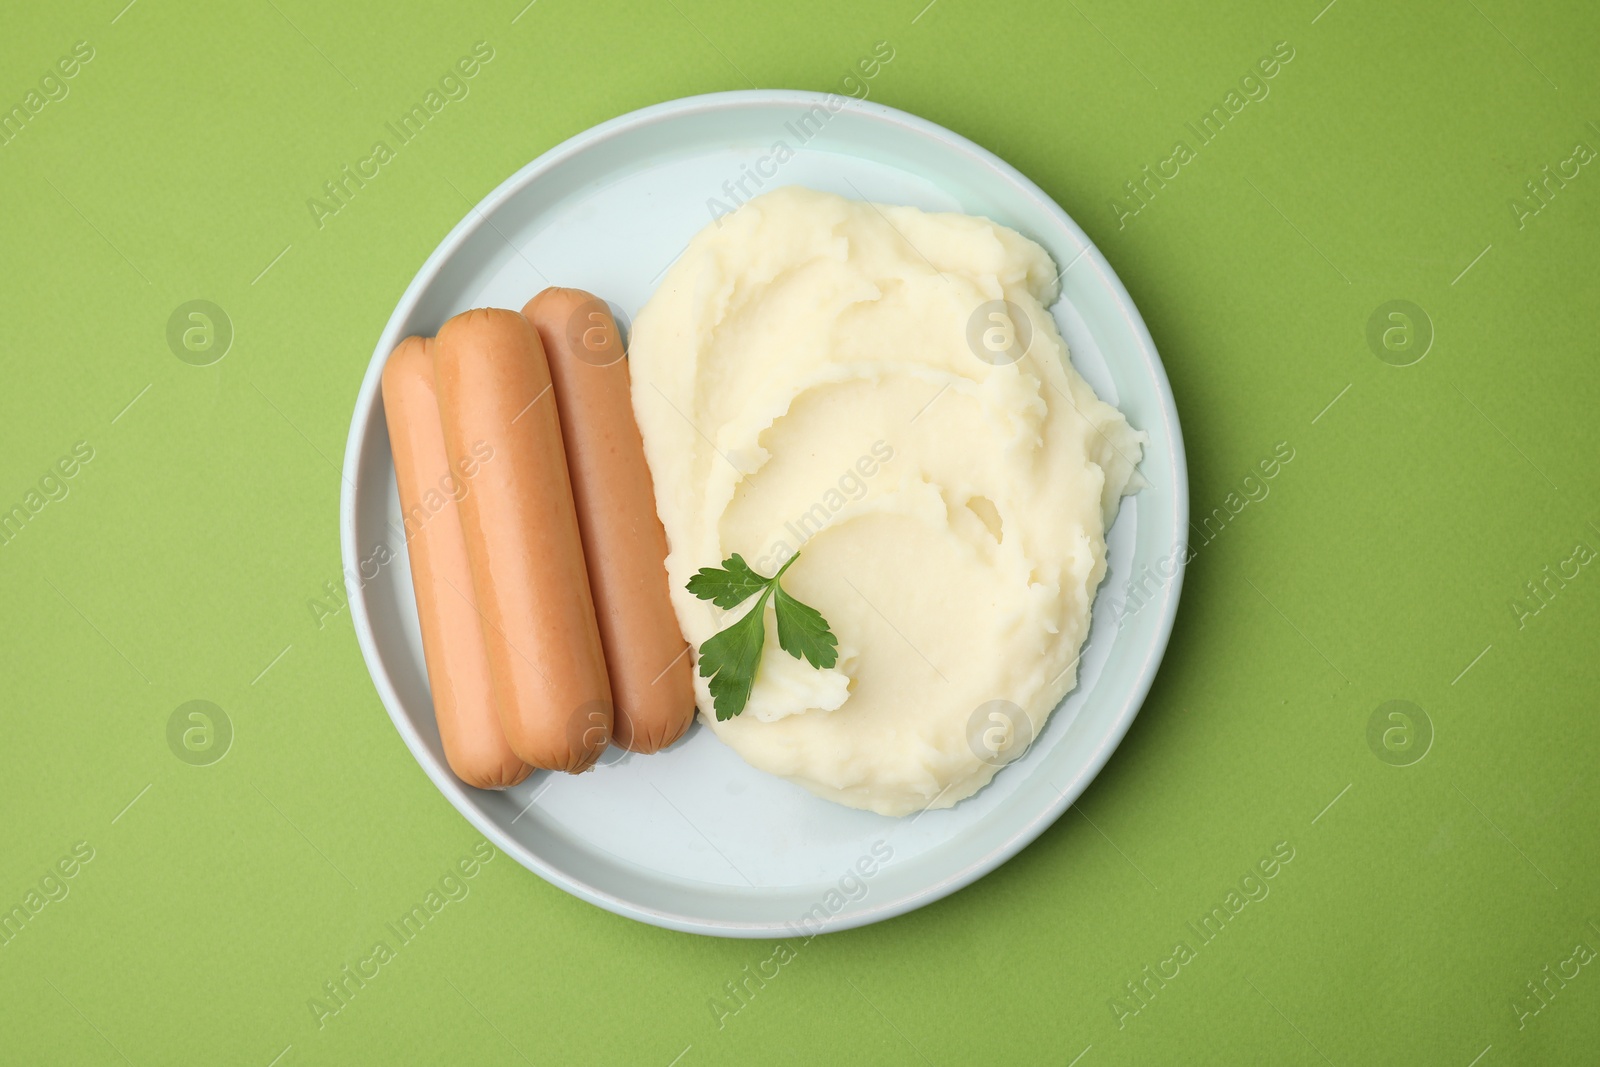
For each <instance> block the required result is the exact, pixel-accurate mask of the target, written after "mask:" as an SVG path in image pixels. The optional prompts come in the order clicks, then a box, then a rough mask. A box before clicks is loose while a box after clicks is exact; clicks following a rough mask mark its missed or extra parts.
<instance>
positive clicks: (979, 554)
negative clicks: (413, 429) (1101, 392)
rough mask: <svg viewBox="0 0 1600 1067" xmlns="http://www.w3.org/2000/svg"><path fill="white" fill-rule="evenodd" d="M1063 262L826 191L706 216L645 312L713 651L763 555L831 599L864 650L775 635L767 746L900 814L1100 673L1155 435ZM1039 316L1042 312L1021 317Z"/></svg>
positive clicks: (669, 465) (964, 787)
mask: <svg viewBox="0 0 1600 1067" xmlns="http://www.w3.org/2000/svg"><path fill="white" fill-rule="evenodd" d="M1057 293H1058V284H1057V279H1056V267H1055V265H1054V264H1053V263H1052V262H1051V260H1050V257H1049V256H1048V255H1047V254H1046V253H1045V251H1044V250H1043V249H1042V248H1040V247H1039V246H1038V245H1037V244H1035V243H1034V242H1032V241H1030V240H1028V239H1027V238H1025V237H1023V236H1021V235H1020V234H1017V233H1015V232H1014V231H1012V230H1009V229H1006V228H1005V227H1003V226H998V225H996V224H994V223H992V222H989V221H988V220H986V219H981V218H971V217H968V216H965V215H953V214H928V213H925V212H922V211H919V210H917V209H915V208H908V207H890V206H884V205H872V204H866V203H861V202H858V201H853V200H846V199H842V198H840V197H837V196H833V195H830V194H825V193H819V192H814V191H812V190H809V189H803V188H785V189H779V190H777V191H774V192H771V193H768V194H766V195H765V196H761V197H758V198H756V199H755V200H752V201H750V202H749V203H747V204H745V205H744V206H742V207H741V208H739V209H738V210H737V211H735V212H733V213H732V214H730V215H727V216H725V217H723V218H721V219H719V220H718V221H717V222H716V223H715V224H713V225H711V226H708V227H706V229H704V230H703V231H701V232H700V233H699V234H698V235H697V236H696V237H695V238H694V240H693V241H691V242H690V244H689V247H688V249H687V250H686V251H685V252H684V254H683V256H682V257H681V258H680V259H679V260H678V262H677V264H676V265H675V266H673V267H672V269H671V270H670V271H669V272H668V274H667V276H666V278H665V280H664V281H663V282H662V284H661V288H660V289H659V290H658V291H657V292H656V294H655V296H654V297H652V298H651V300H650V302H649V304H647V305H646V306H645V308H644V309H643V310H642V311H641V312H640V313H639V316H638V319H637V322H636V323H635V325H634V330H633V338H632V344H631V346H630V347H631V361H632V373H633V408H634V413H635V415H636V416H637V418H638V420H639V428H640V430H641V431H642V433H643V435H644V446H645V455H646V457H647V458H648V460H649V463H650V470H651V473H652V474H653V476H654V479H655V491H656V506H657V510H658V511H659V513H660V515H661V521H662V523H663V524H664V525H665V527H666V531H667V540H668V544H669V546H670V552H669V554H668V556H667V573H668V577H669V580H670V584H671V588H672V596H673V605H674V607H675V609H676V611H677V614H678V620H679V622H680V623H681V624H682V626H683V633H684V636H685V637H686V638H688V640H689V642H690V643H691V644H692V645H694V647H695V648H696V649H698V648H699V647H700V645H701V643H703V642H704V641H705V640H706V639H707V638H709V637H711V636H712V635H713V634H715V633H716V632H717V631H718V630H720V629H722V628H723V627H725V626H727V625H728V624H729V623H731V622H733V621H734V620H735V619H737V618H738V617H739V616H740V615H741V613H742V612H744V611H748V610H749V609H750V606H751V604H753V601H747V602H746V603H745V604H744V605H741V606H740V607H739V608H735V609H734V610H733V611H731V612H724V611H721V610H720V609H718V608H716V607H715V606H713V605H712V604H710V603H708V602H706V601H702V600H697V599H696V598H694V597H693V596H691V595H690V594H689V593H688V592H687V591H686V590H685V588H684V586H685V583H686V582H687V581H688V580H689V577H690V576H691V575H692V574H694V572H695V571H696V570H698V569H699V568H701V567H715V566H719V565H720V564H721V562H722V560H724V559H725V558H726V557H728V556H729V555H730V554H732V553H734V552H738V553H740V554H741V555H743V556H744V558H745V559H746V560H747V561H748V562H750V563H751V564H752V565H753V566H754V567H755V568H756V569H757V570H758V571H760V572H762V573H763V574H766V575H771V574H772V573H773V572H774V571H776V570H777V568H778V567H779V566H781V565H782V563H783V561H784V560H786V559H788V558H789V557H790V556H791V555H793V554H794V553H795V552H797V551H798V552H800V553H801V556H800V559H799V560H797V561H796V562H795V564H794V566H793V567H791V568H790V569H789V572H788V573H787V574H786V575H785V576H784V588H786V589H788V590H789V591H790V592H791V593H792V594H794V595H795V596H796V597H798V598H799V599H800V600H802V601H804V602H806V603H808V604H810V605H812V606H813V607H815V608H817V609H818V610H819V611H821V612H822V614H823V615H824V616H825V617H826V618H827V620H828V622H829V623H830V624H831V626H832V628H833V632H834V633H835V635H837V637H838V640H839V652H840V656H839V662H838V664H837V665H836V666H835V667H834V668H832V669H830V670H815V669H813V668H812V667H810V666H809V665H808V664H806V663H805V662H804V661H802V660H797V659H795V658H793V657H791V656H790V655H788V654H787V653H785V652H783V651H782V650H780V649H779V647H778V642H777V637H776V633H775V629H774V622H773V619H772V616H771V613H772V608H771V606H770V604H769V605H768V607H767V608H766V609H765V610H766V611H767V613H768V618H767V620H766V622H767V634H768V636H767V641H766V646H765V650H764V652H763V658H762V662H761V668H760V671H759V673H758V675H757V677H756V682H755V689H754V691H753V692H752V695H751V699H750V703H749V705H748V706H747V707H746V709H745V711H744V713H743V714H742V715H740V716H738V717H737V718H733V719H730V720H728V721H727V722H717V721H716V719H715V717H714V715H712V713H711V712H712V702H711V697H710V692H709V690H708V688H707V682H706V680H705V679H703V678H700V677H698V674H697V676H696V685H697V693H698V703H699V706H700V709H701V715H702V717H703V718H704V719H705V722H706V725H707V726H709V727H710V728H711V729H712V730H714V731H716V733H717V736H718V737H720V738H721V739H722V740H723V741H724V742H726V743H727V744H728V745H729V746H731V747H732V748H733V749H734V750H735V751H737V752H738V753H739V754H740V755H741V756H743V757H744V758H745V759H746V760H747V761H749V762H750V763H751V764H752V765H754V766H756V767H758V768H760V769H762V770H764V771H768V772H770V773H772V774H777V775H782V776H783V777H785V778H788V779H790V780H792V781H794V782H797V783H799V784H800V785H803V786H804V787H806V788H807V789H809V790H811V791H812V792H813V793H815V794H816V795H818V796H820V797H825V798H827V799H829V800H833V801H837V802H839V803H841V804H847V805H849V806H851V807H855V808H866V809H869V810H872V811H876V812H880V813H882V814H885V815H904V814H907V813H909V812H913V811H919V810H921V809H924V808H929V807H949V806H950V805H952V804H954V803H956V802H957V801H959V800H961V799H962V798H964V797H967V796H970V795H972V794H973V793H975V792H977V791H978V790H979V789H981V788H982V787H983V786H984V785H985V784H986V783H987V782H988V781H989V779H990V778H992V777H993V776H994V773H995V770H996V769H997V767H999V766H1001V765H1003V764H1004V763H1005V762H1006V761H1007V760H1009V759H1011V758H1014V757H1015V756H1017V755H1020V754H1021V752H1022V751H1024V750H1025V749H1026V747H1027V743H1028V742H1029V741H1030V740H1031V738H1033V737H1036V736H1038V734H1039V732H1040V731H1041V730H1042V729H1043V727H1044V723H1045V719H1046V718H1047V717H1048V716H1049V714H1050V712H1051V710H1052V709H1053V708H1054V707H1055V706H1056V704H1057V703H1059V702H1060V700H1061V698H1062V697H1063V696H1064V695H1065V694H1066V693H1067V692H1068V691H1069V690H1070V689H1072V687H1073V686H1074V685H1075V684H1076V680H1077V675H1076V663H1077V657H1078V651H1079V648H1080V646H1081V645H1082V644H1083V640H1084V638H1085V636H1086V634H1087V632H1088V627H1089V609H1090V605H1091V603H1092V601H1093V598H1094V594H1095V589H1096V587H1097V586H1098V585H1099V584H1100V579H1101V578H1102V576H1103V575H1104V574H1105V529H1106V527H1107V526H1108V525H1109V524H1110V522H1111V521H1112V520H1113V519H1114V518H1115V516H1116V511H1117V505H1118V502H1119V500H1120V498H1121V496H1122V494H1123V493H1124V491H1126V490H1128V488H1129V482H1130V479H1131V478H1133V477H1134V465H1135V464H1136V463H1137V462H1138V460H1139V457H1140V452H1141V447H1142V444H1143V442H1144V439H1145V438H1144V435H1143V434H1141V433H1138V432H1136V431H1134V430H1132V429H1130V428H1129V426H1128V424H1127V422H1126V421H1125V420H1124V419H1123V417H1122V415H1121V414H1120V413H1119V412H1118V411H1117V410H1116V409H1115V408H1113V407H1111V406H1110V405H1108V404H1106V403H1104V402H1102V401H1101V400H1100V399H1099V398H1097V397H1096V396H1095V395H1094V392H1093V390H1092V389H1090V387H1089V386H1088V384H1087V383H1085V382H1084V381H1083V379H1082V378H1080V377H1079V376H1078V374H1077V372H1076V371H1074V370H1073V369H1072V367H1071V365H1070V364H1069V363H1068V361H1067V350H1066V345H1065V344H1064V343H1063V342H1062V340H1061V338H1060V336H1059V335H1058V334H1057V332H1056V328H1055V324H1054V322H1053V321H1052V319H1051V317H1050V315H1049V313H1048V312H1047V311H1045V308H1046V307H1047V306H1048V305H1050V304H1051V303H1053V302H1054V301H1055V299H1056V296H1057ZM1013 320H1015V321H1013Z"/></svg>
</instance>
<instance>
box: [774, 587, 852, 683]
mask: <svg viewBox="0 0 1600 1067" xmlns="http://www.w3.org/2000/svg"><path fill="white" fill-rule="evenodd" d="M772 584H773V589H774V591H775V592H776V594H777V601H776V603H775V605H774V606H775V607H776V608H777V615H778V647H780V648H782V649H783V650H784V651H785V652H787V653H789V655H791V656H793V657H794V658H795V659H801V658H804V659H805V660H806V661H807V662H809V663H810V664H811V665H812V666H813V667H817V668H819V669H826V668H828V667H832V666H833V665H834V664H835V663H837V662H839V641H838V639H837V638H835V637H834V636H833V631H832V630H829V629H828V620H827V619H824V618H823V617H822V612H820V611H818V610H817V609H816V608H814V607H812V606H811V605H810V604H802V603H800V601H798V600H796V599H795V598H794V597H792V596H790V595H789V594H788V593H786V592H784V591H783V587H782V586H781V585H778V583H777V580H776V579H774V580H773V583H772Z"/></svg>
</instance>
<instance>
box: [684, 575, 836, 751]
mask: <svg viewBox="0 0 1600 1067" xmlns="http://www.w3.org/2000/svg"><path fill="white" fill-rule="evenodd" d="M799 558H800V554H799V553H795V554H794V555H793V556H791V557H789V560H788V562H787V563H785V564H784V565H783V567H782V568H781V569H780V570H779V571H778V573H777V574H774V575H773V576H772V577H771V578H764V577H762V576H761V575H760V574H758V573H756V571H755V570H753V569H752V568H751V566H750V565H749V564H748V563H746V562H745V561H744V558H743V557H742V556H740V555H739V554H738V553H737V552H735V553H734V554H733V555H732V556H729V557H728V558H727V559H725V560H723V561H722V566H721V567H703V568H701V569H700V570H699V571H696V572H695V575H694V577H692V578H690V579H689V584H688V589H689V592H691V593H693V594H694V595H695V596H697V597H699V598H700V599H701V600H709V601H711V602H712V603H713V604H715V605H717V607H719V608H722V609H724V610H727V609H730V608H735V607H738V606H739V605H740V604H742V603H744V602H745V601H746V600H749V599H750V598H751V597H752V596H754V595H756V594H757V593H760V594H761V599H760V600H758V601H756V605H755V607H754V608H753V609H752V610H751V611H750V612H748V613H747V614H745V615H744V616H742V617H741V618H740V619H739V621H738V622H735V623H734V624H733V625H732V626H729V627H728V628H727V629H725V630H722V631H721V632H719V633H717V634H714V635H713V636H712V637H710V638H709V639H707V640H706V642H705V643H704V644H703V645H701V646H700V677H702V678H709V679H711V701H712V704H713V706H714V708H715V710H716V713H717V721H718V722H725V721H727V720H728V719H731V718H733V717H734V716H735V715H738V714H739V713H740V712H742V711H743V710H744V708H745V705H746V704H748V703H749V702H750V690H751V689H752V688H753V687H754V686H755V682H756V671H757V670H758V669H759V668H760V666H761V646H762V645H763V644H765V643H766V639H767V622H766V617H767V600H768V598H774V597H775V600H774V605H773V607H774V613H775V614H776V615H777V619H778V647H780V648H782V649H783V650H784V651H785V652H787V653H789V655H791V656H793V657H794V658H795V659H804V660H806V661H807V662H808V663H810V664H811V665H812V666H813V667H817V668H819V669H826V668H828V667H832V666H833V665H834V664H835V663H837V662H838V661H839V640H838V638H836V637H834V636H833V631H831V630H830V629H828V620H826V619H824V618H823V617H822V613H821V612H819V611H818V610H817V609H816V608H813V607H811V606H810V605H808V604H802V603H801V602H800V601H798V600H796V599H795V598H794V597H792V596H790V595H789V594H788V593H787V592H785V591H784V588H783V586H782V585H780V584H778V581H779V579H780V578H782V577H783V572H784V571H786V570H788V569H789V567H790V566H791V565H792V564H793V563H794V561H795V560H797V559H799Z"/></svg>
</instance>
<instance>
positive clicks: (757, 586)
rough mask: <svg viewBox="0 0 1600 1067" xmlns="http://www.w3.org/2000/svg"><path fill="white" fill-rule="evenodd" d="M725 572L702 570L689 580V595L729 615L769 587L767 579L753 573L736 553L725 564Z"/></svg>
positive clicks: (715, 569) (712, 568)
mask: <svg viewBox="0 0 1600 1067" xmlns="http://www.w3.org/2000/svg"><path fill="white" fill-rule="evenodd" d="M722 567H723V568H724V569H718V568H716V567H702V568H700V570H698V571H696V572H695V574H694V577H693V578H690V579H689V592H691V593H693V594H694V595H695V596H697V597H699V598H700V599H701V600H709V601H711V602H712V603H713V604H715V605H716V606H717V607H719V608H722V609H723V610H724V611H726V610H727V609H729V608H734V607H738V606H739V605H740V604H743V603H744V602H745V601H746V600H749V599H750V598H751V597H752V596H755V595H756V594H757V593H759V592H761V591H762V590H763V589H765V588H766V587H767V579H766V578H763V577H761V575H759V574H757V573H756V572H755V571H753V570H751V568H750V564H748V563H746V562H745V561H744V557H743V556H741V555H739V553H737V552H735V553H734V554H733V555H731V556H729V557H728V558H727V559H725V560H723V561H722Z"/></svg>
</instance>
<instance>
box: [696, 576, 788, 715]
mask: <svg viewBox="0 0 1600 1067" xmlns="http://www.w3.org/2000/svg"><path fill="white" fill-rule="evenodd" d="M770 595H771V593H770V591H769V592H766V593H762V594H761V599H760V600H758V601H757V602H756V606H755V610H753V611H751V612H750V613H749V614H747V615H746V616H745V617H744V618H742V619H740V620H739V621H738V622H736V623H734V624H733V625H732V626H730V627H728V628H727V629H726V630H723V631H721V632H720V633H717V634H715V635H713V636H712V637H711V638H710V639H709V640H707V641H706V643H705V644H703V645H701V646H700V676H701V677H702V678H710V679H711V703H712V706H713V707H715V708H716V711H717V721H718V722H722V721H723V720H725V719H731V718H733V717H734V716H735V715H737V714H739V713H740V712H741V711H743V710H744V706H745V705H746V704H747V703H749V701H750V689H751V687H752V686H754V685H755V684H756V668H757V667H759V666H760V665H761V646H762V644H763V643H764V642H765V641H766V639H767V597H768V596H770Z"/></svg>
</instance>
